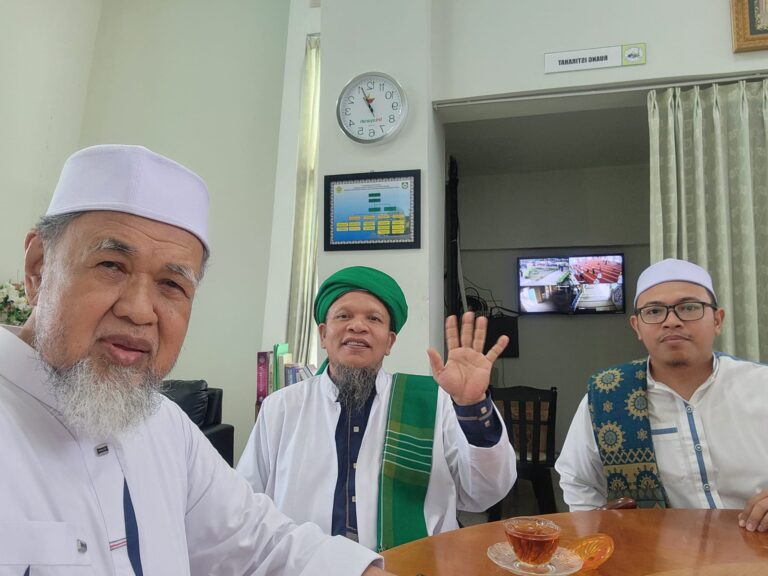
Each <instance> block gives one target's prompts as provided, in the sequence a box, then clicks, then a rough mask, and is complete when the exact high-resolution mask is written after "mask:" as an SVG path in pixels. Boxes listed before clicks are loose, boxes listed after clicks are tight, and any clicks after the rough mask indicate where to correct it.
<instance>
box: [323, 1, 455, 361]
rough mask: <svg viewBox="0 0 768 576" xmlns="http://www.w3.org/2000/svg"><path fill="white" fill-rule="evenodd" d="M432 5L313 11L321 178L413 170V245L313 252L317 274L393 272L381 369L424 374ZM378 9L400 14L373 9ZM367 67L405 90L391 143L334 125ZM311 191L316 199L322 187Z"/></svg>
mask: <svg viewBox="0 0 768 576" xmlns="http://www.w3.org/2000/svg"><path fill="white" fill-rule="evenodd" d="M384 6H386V8H384ZM431 9H432V6H431V2H425V1H419V2H413V1H411V0H391V1H389V2H387V3H386V5H384V4H382V3H381V2H378V1H376V0H356V1H354V2H351V1H349V0H323V2H322V16H321V20H322V57H321V58H322V79H321V94H320V114H321V118H320V155H319V174H320V176H321V180H320V181H321V183H322V176H325V175H329V174H344V173H352V172H368V171H371V170H375V171H384V170H405V169H420V170H421V171H422V174H421V192H422V201H421V202H422V204H421V208H422V220H421V226H422V234H421V242H422V248H421V249H418V250H416V249H412V250H376V251H349V252H323V251H322V250H321V251H320V253H319V255H318V274H319V278H320V280H321V281H322V280H323V279H325V278H327V277H328V276H329V275H330V274H332V273H333V272H335V271H337V270H339V269H340V268H343V267H345V266H352V265H368V266H374V267H376V268H379V269H381V270H383V271H384V272H386V273H388V274H390V275H391V276H393V277H394V278H395V279H396V280H397V281H398V283H399V284H400V285H401V287H402V288H403V291H404V293H405V296H406V298H407V300H408V306H409V314H408V322H407V324H406V325H405V328H404V329H403V331H402V332H401V333H400V335H399V337H398V341H397V343H396V344H395V347H394V350H393V353H392V355H391V356H390V358H389V359H388V360H386V361H385V367H387V368H388V369H390V370H393V371H402V372H415V373H427V371H428V369H429V362H428V359H427V355H426V349H427V346H429V345H430V343H431V344H433V345H436V346H438V347H440V348H442V337H441V336H439V334H440V328H441V327H442V289H443V288H442V233H443V232H442V231H443V222H442V220H443V217H442V214H443V185H444V184H443V173H442V149H443V138H442V132H441V130H440V127H439V126H437V125H436V121H435V118H434V114H433V112H432V108H431V102H432V93H431V88H430V75H431V65H432V60H431V50H430V47H431V33H430V29H431V22H432V13H431ZM384 12H386V14H398V15H401V16H402V15H406V14H407V17H401V16H397V17H389V16H387V17H379V16H378V15H383V14H384ZM366 71H379V72H385V73H387V74H390V75H391V76H393V77H394V78H396V79H397V80H398V81H399V82H400V84H401V85H402V87H403V89H404V91H405V92H406V94H407V97H408V102H409V106H410V110H409V113H408V114H409V116H408V120H407V125H406V126H405V127H404V128H403V129H402V130H401V131H400V133H399V134H398V135H397V136H396V137H395V138H394V139H393V140H392V141H391V142H385V143H382V144H377V145H363V144H357V143H355V142H353V141H352V140H350V139H348V138H347V137H346V136H344V135H343V134H342V133H341V131H340V129H339V128H338V125H337V122H336V117H335V105H336V99H337V98H338V95H339V93H340V92H341V90H342V88H343V87H344V85H345V84H346V83H347V82H348V81H349V80H351V79H352V78H353V77H354V76H356V75H358V74H360V73H362V72H366ZM318 194H320V197H321V204H320V206H322V205H323V204H322V186H320V189H319V190H318ZM321 214H322V209H321ZM320 229H321V230H322V225H321V226H320ZM320 242H321V246H322V237H321V239H320ZM435 327H437V328H435Z"/></svg>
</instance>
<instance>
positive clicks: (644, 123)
mask: <svg viewBox="0 0 768 576" xmlns="http://www.w3.org/2000/svg"><path fill="white" fill-rule="evenodd" d="M445 148H446V153H447V154H449V155H452V156H454V157H455V158H456V160H457V162H458V165H459V171H460V174H463V175H467V174H490V173H499V172H533V171H548V170H566V169H571V170H572V169H578V168H586V167H596V166H612V165H623V164H647V163H648V157H649V151H648V112H647V110H646V108H645V106H635V107H624V108H608V109H602V110H583V111H576V112H566V113H551V114H543V115H535V116H516V117H508V118H495V119H489V120H475V121H467V122H457V123H452V124H446V125H445Z"/></svg>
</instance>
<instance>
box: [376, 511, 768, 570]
mask: <svg viewBox="0 0 768 576" xmlns="http://www.w3.org/2000/svg"><path fill="white" fill-rule="evenodd" d="M738 513H739V510H678V509H675V510H594V511H590V512H566V513H560V514H548V515H546V516H545V517H546V518H548V519H550V520H553V521H554V522H556V523H557V524H559V525H560V527H561V528H562V536H561V539H560V545H561V546H566V547H567V546H568V545H569V544H572V543H573V542H575V541H576V540H578V539H579V538H582V537H584V536H587V535H589V534H594V533H596V532H602V533H604V534H608V535H610V536H611V537H612V538H613V540H614V543H615V549H614V553H613V556H611V558H609V559H608V560H607V561H606V562H605V564H603V565H602V566H600V567H599V568H598V569H597V570H596V571H593V572H590V573H589V574H591V575H594V576H598V575H599V576H732V575H734V576H735V575H739V576H757V575H760V576H765V575H768V532H766V533H762V534H760V533H756V532H747V531H746V530H744V529H743V528H739V525H738V520H737V515H738ZM503 541H506V538H505V535H504V528H503V527H502V525H501V522H491V523H488V524H479V525H476V526H470V527H468V528H461V529H459V530H453V531H451V532H444V533H443V534H437V535H435V536H430V537H429V538H422V539H421V540H416V541H414V542H410V543H408V544H403V545H402V546H398V547H396V548H392V549H391V550H387V551H385V552H384V553H383V554H382V556H384V560H385V563H386V569H387V570H388V571H389V572H394V573H395V574H398V575H399V576H453V575H455V576H459V575H461V576H469V575H474V574H478V575H480V574H482V575H483V576H507V575H509V574H510V572H508V571H506V570H505V569H503V568H501V567H500V566H497V565H496V564H494V563H493V562H492V561H491V560H490V559H489V558H488V556H487V553H486V552H487V549H488V547H489V546H490V545H491V544H494V543H496V542H503ZM579 574H587V573H586V572H583V571H582V572H580V573H579Z"/></svg>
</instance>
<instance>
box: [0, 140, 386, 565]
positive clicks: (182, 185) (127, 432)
mask: <svg viewBox="0 0 768 576" xmlns="http://www.w3.org/2000/svg"><path fill="white" fill-rule="evenodd" d="M207 208H208V193H207V190H206V188H205V185H204V183H203V182H202V181H201V180H200V178H198V177H197V176H196V175H195V174H193V173H192V172H190V171H189V170H187V169H186V168H184V167H183V166H181V165H179V164H177V163H175V162H173V161H171V160H168V159H167V158H164V157H162V156H159V155H157V154H155V153H153V152H150V151H149V150H147V149H146V148H142V147H139V146H95V147H92V148H87V149H85V150H82V151H80V152H78V153H76V154H74V155H73V156H72V157H71V158H69V160H67V162H66V164H65V166H64V169H63V171H62V174H61V178H60V180H59V184H58V186H57V188H56V190H55V192H54V195H53V200H52V201H51V204H50V208H49V209H48V212H47V213H46V215H45V216H44V217H43V218H42V219H41V221H40V222H39V223H38V225H37V226H36V227H35V228H34V229H33V230H32V231H31V232H30V233H29V234H28V235H27V238H26V242H25V248H26V259H25V278H24V280H25V286H26V289H27V294H28V296H29V298H30V302H31V303H32V304H33V305H34V306H35V308H34V311H33V313H32V316H31V317H30V319H29V320H28V322H27V323H26V324H25V325H24V326H23V328H22V329H21V331H20V332H19V333H18V335H14V334H12V333H11V332H9V331H7V330H4V329H0V454H2V460H3V473H2V474H0V574H3V575H7V574H18V575H19V576H22V575H28V576H34V575H35V574H64V573H66V574H73V575H74V574H100V575H102V574H115V575H132V576H142V575H143V574H147V575H150V574H152V575H154V574H163V575H173V576H179V575H185V574H196V575H200V576H203V575H212V574H220V575H227V576H230V575H234V574H238V575H239V574H264V575H267V574H275V575H277V574H286V575H288V574H291V575H298V574H348V575H359V574H361V573H365V574H384V572H383V570H381V569H380V568H379V567H377V566H376V564H380V558H379V557H378V556H376V555H375V554H373V553H371V552H370V551H369V550H366V549H365V548H363V547H362V546H359V545H357V544H354V543H352V542H350V541H349V540H347V539H345V538H330V537H328V536H326V535H324V534H323V533H322V532H321V531H320V529H319V528H318V527H317V526H314V525H312V524H303V525H300V526H297V525H295V524H293V523H292V522H291V521H290V520H289V519H288V518H287V517H286V516H284V515H283V514H282V513H280V512H278V511H277V509H276V508H275V507H274V505H273V504H272V502H271V501H270V500H269V498H267V497H266V496H264V495H258V494H254V493H253V492H252V490H251V488H250V486H249V485H248V483H247V482H246V481H245V480H244V479H242V478H241V477H240V476H239V475H238V474H237V473H236V472H235V471H234V470H232V469H231V468H229V467H228V466H227V465H226V463H225V462H224V460H222V459H221V458H220V457H219V455H218V453H217V452H216V451H215V450H214V448H213V447H212V446H211V445H210V443H209V442H208V441H207V440H206V439H205V437H204V436H203V435H202V434H201V433H200V431H199V430H198V429H197V427H196V426H195V425H194V424H192V422H191V421H190V420H189V419H188V418H187V417H186V416H185V414H184V413H183V412H182V411H181V410H180V409H179V408H178V407H177V406H176V405H175V404H174V403H172V402H171V401H169V400H166V399H164V397H162V396H161V395H160V394H158V392H157V390H158V387H159V386H160V384H161V380H162V378H163V377H164V376H165V375H166V374H167V373H168V371H169V370H170V369H171V367H172V366H173V364H174V362H175V361H176V357H177V356H178V353H179V350H180V348H181V344H182V341H183V340H184V335H185V333H186V330H187V325H188V322H189V317H190V312H191V308H192V301H193V299H194V296H195V291H196V289H197V285H198V282H199V281H200V279H201V278H202V276H203V268H204V265H205V260H206V258H207V255H208V238H207Z"/></svg>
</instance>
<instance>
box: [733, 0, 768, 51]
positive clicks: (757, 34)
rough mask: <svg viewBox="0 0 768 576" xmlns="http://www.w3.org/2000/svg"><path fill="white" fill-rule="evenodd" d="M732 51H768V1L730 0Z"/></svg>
mask: <svg viewBox="0 0 768 576" xmlns="http://www.w3.org/2000/svg"><path fill="white" fill-rule="evenodd" d="M731 27H732V29H733V51H734V52H746V51H748V50H768V0H731Z"/></svg>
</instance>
